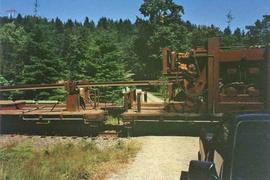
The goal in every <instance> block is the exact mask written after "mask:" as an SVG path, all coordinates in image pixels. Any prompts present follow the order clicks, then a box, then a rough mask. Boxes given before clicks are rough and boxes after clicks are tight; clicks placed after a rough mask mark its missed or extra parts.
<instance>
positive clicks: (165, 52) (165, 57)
mask: <svg viewBox="0 0 270 180" xmlns="http://www.w3.org/2000/svg"><path fill="white" fill-rule="evenodd" d="M162 73H163V74H167V73H168V48H163V49H162Z"/></svg>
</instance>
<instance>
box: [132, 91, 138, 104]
mask: <svg viewBox="0 0 270 180" xmlns="http://www.w3.org/2000/svg"><path fill="white" fill-rule="evenodd" d="M132 93H133V101H134V102H136V100H137V98H136V95H137V94H136V89H134V90H133V91H132Z"/></svg>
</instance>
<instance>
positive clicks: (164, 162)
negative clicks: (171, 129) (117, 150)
mask: <svg viewBox="0 0 270 180" xmlns="http://www.w3.org/2000/svg"><path fill="white" fill-rule="evenodd" d="M136 139H138V140H140V141H142V142H143V145H142V149H141V150H140V152H139V153H138V154H137V156H136V158H135V159H134V161H133V162H131V163H130V164H129V165H128V166H127V167H126V168H125V169H122V170H120V171H119V172H118V173H116V174H113V175H111V176H110V177H109V178H108V180H174V179H175V180H176V179H177V180H179V179H180V174H181V171H182V170H187V169H188V165H189V161H190V160H192V159H196V158H197V152H198V148H199V147H198V144H199V143H198V138H196V137H172V136H168V137H162V136H147V137H138V138H136Z"/></svg>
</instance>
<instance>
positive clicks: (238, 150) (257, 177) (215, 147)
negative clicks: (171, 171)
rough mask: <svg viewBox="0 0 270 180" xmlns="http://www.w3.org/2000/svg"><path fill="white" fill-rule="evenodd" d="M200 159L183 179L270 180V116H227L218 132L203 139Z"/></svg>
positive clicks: (255, 114)
mask: <svg viewBox="0 0 270 180" xmlns="http://www.w3.org/2000/svg"><path fill="white" fill-rule="evenodd" d="M199 142H200V150H199V152H198V160H193V161H191V162H190V164H189V170H188V172H182V174H181V180H184V179H189V180H208V179H216V180H246V179H247V180H253V179H254V180H264V179H270V113H252V114H251V113H248V114H238V115H230V116H225V119H224V121H223V122H222V123H221V124H220V127H219V128H218V129H217V131H216V132H214V133H210V132H207V131H205V132H203V133H202V134H201V136H200V140H199Z"/></svg>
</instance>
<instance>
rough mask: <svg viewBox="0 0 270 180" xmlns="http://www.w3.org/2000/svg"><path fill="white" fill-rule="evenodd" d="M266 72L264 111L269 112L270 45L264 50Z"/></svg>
mask: <svg viewBox="0 0 270 180" xmlns="http://www.w3.org/2000/svg"><path fill="white" fill-rule="evenodd" d="M265 60H266V64H267V65H266V72H267V83H266V85H267V91H266V110H267V111H270V45H268V46H267V47H266V49H265Z"/></svg>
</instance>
